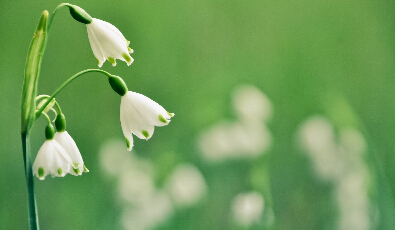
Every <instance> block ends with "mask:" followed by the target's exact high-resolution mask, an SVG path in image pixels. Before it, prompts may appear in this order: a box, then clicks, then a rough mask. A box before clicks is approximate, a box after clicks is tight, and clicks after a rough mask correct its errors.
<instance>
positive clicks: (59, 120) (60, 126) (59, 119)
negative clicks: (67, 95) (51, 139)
mask: <svg viewBox="0 0 395 230" xmlns="http://www.w3.org/2000/svg"><path fill="white" fill-rule="evenodd" d="M55 126H56V130H57V131H58V132H63V131H65V130H66V117H65V116H64V115H63V113H61V114H58V116H56V120H55Z"/></svg>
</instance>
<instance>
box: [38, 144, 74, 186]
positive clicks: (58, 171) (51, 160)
mask: <svg viewBox="0 0 395 230" xmlns="http://www.w3.org/2000/svg"><path fill="white" fill-rule="evenodd" d="M71 168H73V166H72V163H71V158H70V157H69V156H68V155H67V153H66V151H65V150H64V149H63V147H62V146H61V145H60V144H59V143H58V142H56V141H55V140H53V139H51V140H46V141H45V142H44V144H43V145H42V146H41V148H40V150H39V151H38V154H37V156H36V160H35V161H34V163H33V174H34V175H36V176H37V177H38V179H40V180H44V179H45V177H46V176H47V175H48V174H51V175H52V176H53V177H55V176H56V177H64V176H65V175H66V174H67V173H69V172H70V170H71Z"/></svg>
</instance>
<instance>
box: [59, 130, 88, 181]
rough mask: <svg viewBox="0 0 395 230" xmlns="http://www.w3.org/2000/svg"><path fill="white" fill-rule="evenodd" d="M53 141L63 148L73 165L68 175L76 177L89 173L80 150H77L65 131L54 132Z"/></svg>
mask: <svg viewBox="0 0 395 230" xmlns="http://www.w3.org/2000/svg"><path fill="white" fill-rule="evenodd" d="M53 139H54V140H55V141H56V142H58V143H59V144H60V145H61V146H62V147H63V149H64V150H65V151H66V153H67V155H68V156H69V157H70V159H71V163H72V164H73V166H74V168H73V170H70V174H73V175H74V176H78V175H81V174H82V172H83V171H84V172H89V170H88V169H87V168H86V167H85V165H84V161H83V160H82V157H81V153H80V150H78V147H77V145H76V144H75V142H74V140H73V138H72V137H71V136H70V135H69V133H68V132H67V131H61V132H56V133H55V135H54V137H53Z"/></svg>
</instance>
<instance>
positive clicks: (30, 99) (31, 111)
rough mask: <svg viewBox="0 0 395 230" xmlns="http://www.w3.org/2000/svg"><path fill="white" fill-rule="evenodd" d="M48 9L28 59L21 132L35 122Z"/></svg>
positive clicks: (36, 33)
mask: <svg viewBox="0 0 395 230" xmlns="http://www.w3.org/2000/svg"><path fill="white" fill-rule="evenodd" d="M47 20H48V11H46V10H44V12H43V13H42V14H41V18H40V21H39V22H38V25H37V28H36V31H35V32H34V35H33V39H32V41H31V43H30V47H29V52H28V54H27V59H26V67H25V79H24V82H23V89H22V106H21V109H22V111H21V124H22V127H21V132H22V133H26V132H27V131H28V130H29V129H30V128H31V126H32V125H33V123H34V119H35V110H36V101H35V100H36V95H37V81H38V77H39V75H40V66H41V59H42V54H43V51H44V47H45V40H46V37H47Z"/></svg>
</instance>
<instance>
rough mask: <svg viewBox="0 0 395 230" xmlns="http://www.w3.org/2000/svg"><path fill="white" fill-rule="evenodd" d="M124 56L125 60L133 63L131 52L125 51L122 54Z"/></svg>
mask: <svg viewBox="0 0 395 230" xmlns="http://www.w3.org/2000/svg"><path fill="white" fill-rule="evenodd" d="M128 48H129V47H128ZM129 52H130V51H129ZM122 57H123V58H124V59H125V61H126V62H127V63H132V58H131V57H130V55H129V54H127V53H123V54H122Z"/></svg>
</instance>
